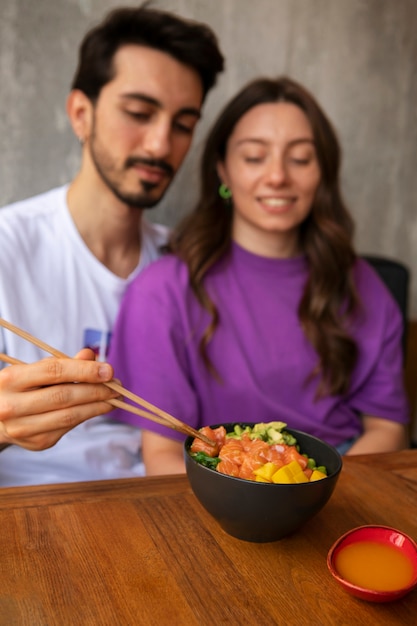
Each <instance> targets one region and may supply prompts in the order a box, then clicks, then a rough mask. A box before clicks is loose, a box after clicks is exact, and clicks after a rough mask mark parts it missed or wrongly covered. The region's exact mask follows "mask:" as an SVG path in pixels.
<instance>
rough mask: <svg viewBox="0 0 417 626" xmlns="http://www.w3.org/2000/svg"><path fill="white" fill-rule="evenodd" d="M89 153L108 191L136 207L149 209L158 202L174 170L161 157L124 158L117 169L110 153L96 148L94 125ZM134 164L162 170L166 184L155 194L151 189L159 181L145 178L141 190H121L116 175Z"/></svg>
mask: <svg viewBox="0 0 417 626" xmlns="http://www.w3.org/2000/svg"><path fill="white" fill-rule="evenodd" d="M90 154H91V158H92V161H93V163H94V165H95V167H96V170H97V172H98V174H99V176H100V178H101V179H102V181H103V182H104V184H105V185H106V186H107V187H108V188H109V189H110V191H111V192H112V193H113V194H114V195H115V196H116V198H117V199H118V200H120V201H121V202H123V203H124V204H127V205H128V206H131V207H134V208H136V209H150V208H152V207H154V206H155V205H156V204H158V202H159V201H160V200H161V199H162V197H163V195H164V194H165V192H166V190H167V189H168V187H169V183H170V182H171V179H172V177H173V176H174V170H173V168H172V166H171V165H169V163H166V162H165V161H163V160H161V159H146V158H140V157H129V158H127V159H126V161H125V163H124V164H123V167H122V168H121V169H119V170H117V169H116V167H115V164H114V162H113V161H112V159H111V157H110V155H109V154H107V153H104V151H103V150H100V148H97V138H96V133H95V127H93V131H92V134H91V140H90ZM136 164H143V165H147V166H150V167H157V168H158V169H161V170H163V171H164V172H166V173H167V175H168V177H169V182H168V184H167V185H166V186H165V187H164V188H163V189H162V190H161V191H160V192H159V193H157V195H156V196H155V195H154V194H153V193H152V191H153V190H154V189H156V188H157V187H158V185H159V183H153V182H150V181H146V180H145V181H140V184H141V187H142V189H141V191H138V192H135V193H129V192H126V191H123V189H122V188H121V184H120V183H119V182H118V180H117V177H118V175H119V176H121V175H122V174H123V172H127V171H128V170H129V168H131V167H134V166H135V165H136ZM112 174H113V175H112Z"/></svg>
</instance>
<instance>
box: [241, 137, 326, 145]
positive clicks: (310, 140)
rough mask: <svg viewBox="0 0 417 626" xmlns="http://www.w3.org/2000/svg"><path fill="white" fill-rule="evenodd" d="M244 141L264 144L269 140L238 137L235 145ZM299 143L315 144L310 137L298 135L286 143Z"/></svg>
mask: <svg viewBox="0 0 417 626" xmlns="http://www.w3.org/2000/svg"><path fill="white" fill-rule="evenodd" d="M244 143H255V144H259V145H262V146H264V145H266V144H268V143H270V142H269V140H267V139H261V138H260V137H245V138H244V139H240V140H239V141H237V142H236V146H240V145H242V144H244ZM300 143H309V144H312V145H315V141H314V139H313V138H312V137H300V138H298V139H292V140H291V141H289V142H288V145H289V146H294V145H297V144H300Z"/></svg>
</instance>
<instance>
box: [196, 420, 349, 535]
mask: <svg viewBox="0 0 417 626" xmlns="http://www.w3.org/2000/svg"><path fill="white" fill-rule="evenodd" d="M240 425H241V426H242V427H243V428H244V427H245V426H247V425H249V426H253V423H241V424H240ZM223 426H225V428H226V431H227V432H231V431H233V428H234V426H235V423H233V424H223ZM216 427H217V425H216V426H213V428H216ZM286 430H287V431H288V432H289V433H291V434H292V435H294V437H295V438H296V439H297V442H298V444H299V446H300V450H301V452H303V453H306V454H307V455H308V456H310V457H313V458H314V459H315V460H316V462H317V464H318V465H325V466H326V468H327V470H328V476H327V478H323V479H322V480H318V481H315V482H308V483H299V484H291V485H288V484H272V483H261V482H254V481H250V480H244V479H242V478H235V477H232V476H226V475H225V474H221V473H220V472H217V471H216V470H213V469H210V468H207V467H205V466H203V465H201V464H199V463H197V462H196V461H195V460H194V459H193V458H192V456H191V455H190V453H189V448H190V446H191V444H192V441H193V438H192V437H188V438H187V440H186V441H185V451H184V452H185V466H186V471H187V476H188V479H189V482H190V484H191V488H192V490H193V492H194V494H195V496H196V497H197V498H198V500H199V501H200V503H201V504H202V505H203V507H204V508H205V509H206V510H207V511H208V512H209V513H210V514H211V515H212V516H213V517H214V519H215V520H217V522H218V523H219V525H220V526H221V527H222V528H223V530H224V531H225V532H226V533H228V534H229V535H232V536H233V537H237V538H238V539H243V540H246V541H254V542H268V541H276V540H278V539H281V538H282V537H285V536H286V535H289V534H291V533H293V532H294V531H296V530H298V529H299V528H300V527H301V526H303V524H305V523H306V522H307V521H308V520H310V519H311V518H312V517H313V516H314V515H316V514H317V513H318V512H319V511H320V510H321V509H322V508H323V507H324V505H325V504H326V503H327V501H328V500H329V498H330V496H331V495H332V493H333V490H334V488H335V486H336V483H337V480H338V478H339V474H340V471H341V469H342V458H341V456H340V454H339V453H338V451H337V450H336V449H335V448H333V446H330V445H329V444H327V443H325V442H324V441H321V440H320V439H317V438H316V437H313V436H311V435H308V434H306V433H304V432H301V431H298V430H293V429H290V428H286Z"/></svg>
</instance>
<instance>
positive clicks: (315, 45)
mask: <svg viewBox="0 0 417 626" xmlns="http://www.w3.org/2000/svg"><path fill="white" fill-rule="evenodd" d="M118 4H119V3H118V2H114V1H111V0H36V1H34V0H0V9H1V11H0V16H1V17H0V149H1V150H0V154H1V167H0V205H4V204H6V203H8V202H11V201H13V200H18V199H21V198H24V197H27V196H29V195H32V194H34V193H37V192H41V191H43V190H46V189H48V188H49V187H52V186H55V185H56V184H59V183H63V182H66V181H67V180H69V179H70V178H71V177H72V175H73V174H74V173H75V171H76V169H77V166H78V162H79V147H78V145H77V142H76V140H75V138H74V137H73V136H72V133H71V130H70V127H69V124H68V122H67V120H66V116H65V110H64V106H65V98H66V95H67V92H68V88H69V84H70V81H71V78H72V74H73V71H74V69H75V64H76V51H77V47H78V43H79V41H80V39H81V37H82V35H83V34H84V32H85V31H86V30H87V28H88V27H90V26H91V25H92V24H93V23H95V22H96V21H97V20H99V19H100V18H101V17H102V15H103V14H104V13H105V12H107V10H108V9H109V8H111V7H114V6H117V5H118ZM124 4H132V5H133V4H137V3H136V2H128V1H127V2H124ZM155 6H158V7H161V8H165V9H168V10H172V11H174V12H177V13H179V14H181V15H184V16H186V17H190V18H194V19H197V20H202V21H205V22H207V23H208V24H210V25H211V26H212V27H213V28H214V30H215V31H216V32H217V34H218V36H219V39H220V42H221V46H222V48H223V50H224V52H225V55H226V57H227V72H226V73H225V75H224V76H223V77H222V79H221V81H220V82H219V85H218V87H217V89H216V91H215V92H213V93H212V95H211V96H210V97H209V99H208V101H207V104H206V107H205V116H204V120H203V122H202V123H201V125H200V128H199V131H198V133H197V136H196V138H195V142H194V148H193V151H192V153H191V155H190V157H189V158H188V159H187V161H186V163H185V165H184V167H183V169H182V171H181V174H180V175H179V177H178V179H177V181H176V183H175V184H174V186H173V187H172V189H171V190H170V192H169V194H168V195H167V197H166V199H165V200H164V201H163V203H162V205H161V207H160V208H159V209H157V210H156V211H155V212H154V213H153V215H154V216H155V219H158V220H159V221H162V222H165V223H167V224H173V223H174V222H175V221H176V219H177V218H178V217H179V216H180V215H182V214H183V213H184V212H185V211H186V210H188V209H189V208H190V206H191V205H192V202H193V199H194V197H195V193H196V179H197V177H196V171H197V158H196V157H198V155H199V154H200V147H201V142H202V140H203V137H204V135H205V132H206V131H207V127H208V125H209V124H210V123H211V121H212V120H213V118H214V116H215V115H216V113H217V112H218V110H219V108H220V106H221V105H222V103H223V102H225V101H226V100H227V99H228V98H229V97H230V96H231V95H232V94H234V93H235V91H237V90H238V89H239V88H240V87H241V86H242V85H243V84H244V83H245V82H246V81H247V80H249V79H251V78H252V77H255V76H257V75H259V74H264V75H277V74H282V73H286V74H289V75H291V76H292V77H293V78H295V79H297V80H299V81H301V82H303V83H304V84H305V85H306V86H307V87H308V88H310V89H311V90H312V91H313V93H314V94H315V95H316V96H317V98H318V99H319V101H320V102H321V103H322V105H323V106H324V108H325V110H326V111H327V112H328V114H329V116H330V118H331V119H332V121H333V123H334V125H335V126H336V128H337V130H338V132H339V136H340V139H341V142H342V145H343V147H344V166H343V186H344V192H345V197H346V199H347V201H348V204H349V206H350V207H351V210H352V213H353V215H354V217H355V219H356V222H357V239H356V241H357V247H358V249H359V251H360V252H368V253H377V254H383V255H388V256H392V257H397V258H399V259H400V260H402V261H403V262H405V263H406V264H407V265H408V266H409V267H410V268H411V269H412V271H413V279H412V302H411V307H410V311H411V314H412V317H414V318H417V220H416V219H415V212H416V208H417V206H416V205H417V175H416V173H415V170H416V166H417V113H416V100H417V69H416V68H417V36H416V33H417V2H415V0H165V1H164V0H160V1H157V2H155ZM415 270H416V271H415Z"/></svg>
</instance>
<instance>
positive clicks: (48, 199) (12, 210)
mask: <svg viewBox="0 0 417 626" xmlns="http://www.w3.org/2000/svg"><path fill="white" fill-rule="evenodd" d="M67 189H68V185H62V186H60V187H54V188H53V189H49V190H48V191H44V192H42V193H39V194H36V195H35V196H31V197H29V198H25V199H24V200H18V201H16V202H12V203H10V204H7V205H6V206H4V207H2V208H1V209H0V219H1V218H5V217H8V216H19V215H25V214H26V213H28V212H30V214H31V215H34V213H35V212H41V213H42V212H49V211H51V210H54V209H56V208H57V207H59V206H60V205H62V203H65V198H66V192H67Z"/></svg>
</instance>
